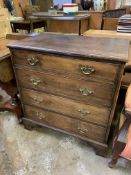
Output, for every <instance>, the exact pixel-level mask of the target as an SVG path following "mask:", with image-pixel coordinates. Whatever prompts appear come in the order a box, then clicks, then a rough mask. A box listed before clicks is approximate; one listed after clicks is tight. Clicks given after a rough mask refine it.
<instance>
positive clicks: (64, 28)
mask: <svg viewBox="0 0 131 175" xmlns="http://www.w3.org/2000/svg"><path fill="white" fill-rule="evenodd" d="M32 15H33V16H35V17H38V18H42V19H46V20H47V31H48V32H58V33H75V34H78V35H81V34H82V33H84V32H85V31H86V30H88V29H89V18H90V15H89V14H78V15H75V16H64V15H63V13H58V14H57V15H55V16H49V15H48V13H45V12H37V13H33V14H32ZM69 26H70V27H69Z"/></svg>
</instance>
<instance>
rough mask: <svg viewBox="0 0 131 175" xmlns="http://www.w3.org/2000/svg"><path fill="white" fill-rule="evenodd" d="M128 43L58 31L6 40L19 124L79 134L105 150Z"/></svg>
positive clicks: (99, 148) (102, 153)
mask: <svg viewBox="0 0 131 175" xmlns="http://www.w3.org/2000/svg"><path fill="white" fill-rule="evenodd" d="M128 44H129V42H128V41H127V40H121V39H107V38H99V40H98V39H97V38H91V37H82V36H71V35H69V36H68V35H62V34H57V35H55V34H43V35H39V36H37V37H35V39H33V38H32V39H28V40H26V39H25V40H23V41H22V42H17V43H14V44H13V43H12V44H10V45H9V48H10V50H11V54H12V63H13V67H14V71H15V75H16V79H17V84H18V89H19V93H20V98H21V103H22V108H23V113H24V115H23V117H22V118H21V120H22V121H23V123H24V125H25V126H32V125H41V126H43V127H49V128H52V129H54V130H57V131H61V132H64V133H68V134H70V135H73V136H76V137H79V138H81V139H83V140H86V141H88V142H90V143H91V144H92V145H93V146H94V147H95V148H96V152H97V154H99V155H105V153H106V151H107V148H108V139H109V133H110V128H111V124H112V120H113V116H114V111H115V106H116V102H117V97H118V93H119V89H120V84H121V78H122V74H123V72H124V65H125V62H126V61H127V58H128Z"/></svg>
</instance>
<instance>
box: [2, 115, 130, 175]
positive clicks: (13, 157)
mask: <svg viewBox="0 0 131 175" xmlns="http://www.w3.org/2000/svg"><path fill="white" fill-rule="evenodd" d="M0 130H1V132H0V142H1V143H0V175H105V174H106V175H130V174H131V162H126V161H125V160H123V159H121V160H120V161H119V162H118V165H117V167H116V168H114V169H110V168H108V162H109V160H110V159H109V158H103V157H100V156H97V155H96V154H95V152H94V150H93V149H92V147H90V146H89V145H88V144H87V143H86V142H84V141H81V140H79V139H77V138H74V137H71V136H69V135H65V134H62V133H59V132H55V131H52V130H49V129H40V128H37V129H35V130H33V131H28V130H25V129H24V127H23V126H22V125H20V124H18V122H17V119H16V117H15V116H14V115H11V114H10V113H2V114H1V115H0Z"/></svg>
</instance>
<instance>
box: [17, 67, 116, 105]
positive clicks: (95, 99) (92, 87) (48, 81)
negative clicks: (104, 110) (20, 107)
mask: <svg viewBox="0 0 131 175" xmlns="http://www.w3.org/2000/svg"><path fill="white" fill-rule="evenodd" d="M16 75H17V79H18V81H19V84H20V85H21V86H22V87H26V88H33V89H36V90H41V91H44V92H49V93H52V94H56V95H59V96H66V97H68V98H72V99H75V100H79V101H83V102H86V103H88V104H99V105H104V106H110V105H111V104H112V98H113V95H114V89H113V88H114V86H113V85H111V84H107V83H99V82H95V81H91V80H89V81H85V80H76V79H73V78H68V77H62V76H61V75H59V76H58V75H57V74H51V73H50V74H49V73H44V72H43V73H41V72H38V71H34V70H28V69H16ZM82 90H83V91H82ZM107 92H108V93H107Z"/></svg>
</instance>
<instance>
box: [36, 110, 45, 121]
mask: <svg viewBox="0 0 131 175" xmlns="http://www.w3.org/2000/svg"><path fill="white" fill-rule="evenodd" d="M36 116H37V117H38V118H39V119H40V120H42V119H44V118H45V116H44V115H43V113H42V112H36Z"/></svg>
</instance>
